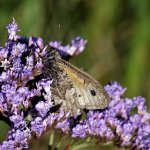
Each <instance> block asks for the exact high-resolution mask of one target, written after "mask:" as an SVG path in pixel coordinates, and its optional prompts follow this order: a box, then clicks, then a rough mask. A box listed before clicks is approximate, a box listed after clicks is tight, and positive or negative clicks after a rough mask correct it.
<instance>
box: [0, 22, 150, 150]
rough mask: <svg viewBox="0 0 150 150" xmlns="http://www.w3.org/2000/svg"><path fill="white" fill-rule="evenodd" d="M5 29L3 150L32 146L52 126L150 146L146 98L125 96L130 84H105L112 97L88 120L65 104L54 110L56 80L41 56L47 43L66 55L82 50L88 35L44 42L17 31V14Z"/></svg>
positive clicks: (0, 53) (0, 74)
mask: <svg viewBox="0 0 150 150" xmlns="http://www.w3.org/2000/svg"><path fill="white" fill-rule="evenodd" d="M7 29H8V39H7V42H6V43H5V46H4V47H1V48H0V119H1V120H2V121H5V122H6V123H7V124H8V125H9V126H10V129H9V132H8V137H7V139H6V140H5V141H3V142H2V143H1V145H0V150H8V149H11V150H16V149H17V150H21V149H28V148H29V141H30V140H31V139H32V138H34V137H41V136H42V135H43V134H44V133H45V132H47V131H48V130H50V131H51V130H52V129H53V130H56V131H60V132H62V134H63V135H70V136H71V137H72V139H73V138H74V139H75V138H80V139H89V138H96V140H97V143H106V142H110V141H111V142H113V143H114V145H116V146H118V147H124V148H128V149H137V150H148V149H150V124H149V119H150V114H149V113H148V112H147V108H146V105H145V99H144V98H143V97H140V96H138V97H134V98H132V99H129V98H124V97H123V94H124V92H125V90H126V89H125V88H123V87H122V86H121V85H120V84H119V83H117V82H113V83H110V84H108V85H106V86H105V87H104V88H105V90H106V91H107V92H108V94H109V96H110V98H111V102H110V104H109V106H108V108H107V109H105V110H101V111H98V110H97V111H96V110H95V111H94V110H93V111H89V112H85V116H86V117H85V118H84V119H79V117H78V116H72V117H70V114H69V112H67V113H65V112H64V111H63V110H62V109H61V107H60V109H59V110H57V111H56V112H51V108H52V107H53V106H54V104H53V102H52V100H51V83H52V82H53V79H51V78H48V77H46V76H44V72H43V59H46V53H47V51H48V49H49V47H52V48H55V49H56V50H57V51H58V52H59V53H60V55H61V56H62V58H69V57H71V56H74V55H78V54H79V53H80V52H82V51H83V50H84V46H85V44H86V41H85V40H83V39H82V38H80V37H76V38H75V39H73V40H72V41H71V44H70V45H67V46H62V45H61V43H60V42H57V41H54V42H50V43H49V45H45V44H44V43H43V39H42V38H37V37H29V38H25V37H22V36H19V35H17V32H18V31H19V29H18V26H17V24H16V22H15V20H14V19H13V22H12V23H11V24H9V25H8V26H7Z"/></svg>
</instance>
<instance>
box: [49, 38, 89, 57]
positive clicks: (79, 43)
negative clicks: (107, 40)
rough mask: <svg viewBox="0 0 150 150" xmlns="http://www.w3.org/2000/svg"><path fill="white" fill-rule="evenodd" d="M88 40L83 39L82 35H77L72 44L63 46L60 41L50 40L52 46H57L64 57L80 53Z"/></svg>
mask: <svg viewBox="0 0 150 150" xmlns="http://www.w3.org/2000/svg"><path fill="white" fill-rule="evenodd" d="M86 43H87V41H86V40H83V39H82V38H81V37H80V36H77V37H75V38H74V39H73V40H72V41H71V44H70V45H66V46H62V45H61V42H59V41H51V42H49V46H50V47H51V48H55V49H56V50H57V51H58V53H59V54H60V55H61V57H62V58H63V59H68V58H69V57H72V56H76V55H79V54H80V53H81V52H82V51H83V50H84V48H85V44H86Z"/></svg>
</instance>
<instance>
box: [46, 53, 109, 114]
mask: <svg viewBox="0 0 150 150" xmlns="http://www.w3.org/2000/svg"><path fill="white" fill-rule="evenodd" d="M52 57H53V58H52V59H48V60H47V61H49V62H47V64H48V66H47V65H45V70H44V72H45V73H46V74H47V75H49V76H50V77H52V79H53V83H52V88H51V90H52V99H53V101H54V104H55V105H57V104H60V103H62V105H61V107H62V108H63V109H64V111H71V112H72V113H73V114H76V113H78V112H79V110H80V109H84V108H86V109H104V108H105V107H107V105H108V103H109V96H108V94H107V93H106V92H105V90H104V89H103V87H102V86H101V85H100V84H99V83H98V82H97V81H96V80H95V79H93V78H92V77H91V76H90V75H89V74H87V73H85V72H83V71H81V70H80V69H78V68H77V67H75V66H73V65H72V64H70V63H68V62H66V61H65V60H62V59H61V58H60V57H59V55H54V56H52Z"/></svg>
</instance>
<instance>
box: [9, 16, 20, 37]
mask: <svg viewBox="0 0 150 150" xmlns="http://www.w3.org/2000/svg"><path fill="white" fill-rule="evenodd" d="M7 29H8V39H9V40H13V39H16V32H17V31H19V29H18V25H17V23H16V21H15V19H14V18H13V22H12V23H11V24H9V25H8V26H7Z"/></svg>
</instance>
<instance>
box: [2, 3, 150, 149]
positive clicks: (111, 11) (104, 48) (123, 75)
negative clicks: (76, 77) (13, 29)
mask: <svg viewBox="0 0 150 150" xmlns="http://www.w3.org/2000/svg"><path fill="white" fill-rule="evenodd" d="M12 17H14V18H15V19H16V22H17V23H18V25H19V28H20V29H21V32H20V33H19V34H20V35H23V36H31V35H33V36H40V37H42V38H43V39H44V41H45V42H46V43H48V42H49V41H51V40H53V41H54V40H60V41H62V42H63V43H64V45H65V44H67V43H69V41H70V40H71V39H72V38H74V37H75V36H77V35H81V36H82V37H83V38H85V39H87V40H88V43H87V46H86V50H85V51H84V52H83V53H82V54H81V55H79V56H78V57H76V58H74V59H72V60H71V62H72V63H73V64H75V65H76V66H78V67H80V68H84V70H85V71H86V72H88V73H90V74H91V75H92V76H93V77H95V78H96V79H97V80H98V81H99V82H100V83H101V84H102V85H105V84H107V83H108V82H109V81H118V82H120V83H121V85H123V86H124V87H127V91H126V96H127V97H134V96H137V95H141V96H144V97H146V99H147V105H148V107H150V102H149V101H148V100H150V92H149V89H150V66H149V65H150V60H149V59H150V50H149V49H150V1H149V0H144V1H137V0H126V1H125V0H124V1H119V0H113V1H111V0H107V1H106V0H93V1H89V0H15V1H12V0H0V45H1V46H3V45H4V42H5V41H6V37H7V30H6V25H8V24H9V23H10V22H11V21H12ZM149 110H150V108H149ZM1 126H2V125H1ZM1 132H2V131H1ZM1 135H3V133H1ZM46 142H47V136H44V138H43V139H41V140H38V141H35V142H33V143H32V148H31V149H32V150H33V149H37V147H38V148H39V149H45V148H44V146H45V145H46V144H45V143H46ZM100 147H101V146H99V149H100ZM92 149H94V148H92ZM95 149H96V148H95ZM101 149H103V150H104V149H116V148H114V147H112V148H111V146H103V147H101Z"/></svg>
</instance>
